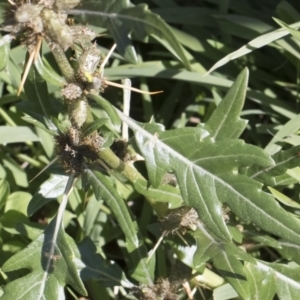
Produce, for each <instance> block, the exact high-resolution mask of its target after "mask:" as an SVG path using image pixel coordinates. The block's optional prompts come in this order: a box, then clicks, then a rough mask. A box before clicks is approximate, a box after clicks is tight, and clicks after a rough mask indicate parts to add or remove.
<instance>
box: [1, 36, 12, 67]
mask: <svg viewBox="0 0 300 300" xmlns="http://www.w3.org/2000/svg"><path fill="white" fill-rule="evenodd" d="M0 38H1V35H0ZM9 50H10V46H9V44H8V43H4V45H2V46H1V47H0V57H1V59H0V71H2V70H3V69H4V68H5V67H6V64H7V61H8V58H9Z"/></svg>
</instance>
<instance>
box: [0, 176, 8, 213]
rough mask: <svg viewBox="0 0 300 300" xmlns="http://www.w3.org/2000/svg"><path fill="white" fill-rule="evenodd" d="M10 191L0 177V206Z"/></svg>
mask: <svg viewBox="0 0 300 300" xmlns="http://www.w3.org/2000/svg"><path fill="white" fill-rule="evenodd" d="M9 193H10V187H9V184H8V182H7V181H6V180H4V179H0V208H1V207H2V206H3V205H4V204H5V202H6V200H7V197H8V195H9Z"/></svg>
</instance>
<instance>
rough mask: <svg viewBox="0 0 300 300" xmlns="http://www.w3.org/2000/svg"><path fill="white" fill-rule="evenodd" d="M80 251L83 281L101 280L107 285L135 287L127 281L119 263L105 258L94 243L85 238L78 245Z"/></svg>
mask: <svg viewBox="0 0 300 300" xmlns="http://www.w3.org/2000/svg"><path fill="white" fill-rule="evenodd" d="M78 250H79V252H80V260H81V261H80V262H81V264H83V265H84V266H82V265H81V266H80V268H81V271H80V277H81V278H82V280H83V281H91V280H93V281H95V280H97V281H100V282H101V283H102V284H103V285H104V286H105V287H113V286H124V287H127V288H131V287H133V284H131V283H130V282H128V281H127V279H126V277H125V274H124V273H123V272H122V270H121V268H120V267H119V266H118V265H117V264H112V263H110V262H109V261H107V260H105V259H104V258H103V257H102V256H101V255H100V254H99V253H96V251H97V249H96V247H95V245H94V243H93V242H92V241H91V240H90V239H89V238H85V239H84V240H83V241H82V242H81V243H80V244H79V246H78Z"/></svg>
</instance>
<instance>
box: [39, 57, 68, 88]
mask: <svg viewBox="0 0 300 300" xmlns="http://www.w3.org/2000/svg"><path fill="white" fill-rule="evenodd" d="M34 66H35V67H36V70H37V71H38V73H39V75H40V76H41V77H42V78H43V79H44V80H45V81H46V82H48V83H51V84H53V85H54V86H59V87H63V86H64V85H65V83H66V81H65V79H64V78H63V77H61V76H59V75H58V74H57V73H56V72H55V71H54V69H53V68H52V67H51V66H50V64H49V63H48V62H47V60H46V58H45V57H43V58H41V56H40V55H39V56H38V57H37V60H36V61H35V62H34Z"/></svg>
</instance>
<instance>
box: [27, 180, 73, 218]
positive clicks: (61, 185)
mask: <svg viewBox="0 0 300 300" xmlns="http://www.w3.org/2000/svg"><path fill="white" fill-rule="evenodd" d="M67 182H68V176H64V175H53V176H51V177H50V178H49V179H48V180H46V181H45V182H44V183H43V184H42V185H41V186H40V188H39V190H38V191H37V192H36V193H35V194H34V196H33V197H32V199H31V201H30V203H29V205H28V209H27V212H28V215H29V216H32V215H33V214H34V213H35V212H36V211H37V210H38V209H39V208H41V207H43V206H44V205H45V204H47V203H49V202H51V201H53V200H54V199H56V198H57V197H58V196H60V195H62V194H63V192H64V190H65V188H66V185H67Z"/></svg>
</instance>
